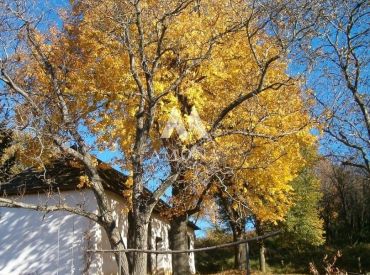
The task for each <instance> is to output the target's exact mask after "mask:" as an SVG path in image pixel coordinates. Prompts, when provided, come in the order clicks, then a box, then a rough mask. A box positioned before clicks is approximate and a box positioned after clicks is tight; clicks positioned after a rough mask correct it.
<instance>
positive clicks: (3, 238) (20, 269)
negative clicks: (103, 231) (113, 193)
mask: <svg viewBox="0 0 370 275" xmlns="http://www.w3.org/2000/svg"><path fill="white" fill-rule="evenodd" d="M63 198H64V199H65V201H66V202H67V203H70V204H71V205H73V204H76V203H81V202H83V201H85V202H86V204H85V207H86V209H89V210H93V209H94V206H93V204H92V198H93V197H92V192H90V191H82V192H63ZM46 200H49V204H52V203H53V198H47V197H46V196H45V195H40V196H39V195H28V196H25V197H24V198H23V201H24V202H28V203H42V202H44V203H45V201H46ZM54 203H55V201H54ZM90 228H91V226H90V222H89V220H88V219H86V218H83V217H79V216H76V215H72V214H69V213H65V212H59V213H49V214H48V215H44V214H43V213H40V212H36V211H31V210H25V209H9V208H0V274H1V275H12V274H14V275H19V274H58V273H59V274H81V273H82V271H83V269H84V267H85V265H84V263H85V259H84V257H85V253H84V250H85V249H86V242H85V238H84V236H85V233H87V232H88V231H89V229H90Z"/></svg>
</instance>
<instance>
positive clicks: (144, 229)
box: [130, 211, 149, 275]
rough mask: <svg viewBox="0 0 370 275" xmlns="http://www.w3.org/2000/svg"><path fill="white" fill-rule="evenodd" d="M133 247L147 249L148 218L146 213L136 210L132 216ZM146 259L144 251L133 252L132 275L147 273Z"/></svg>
mask: <svg viewBox="0 0 370 275" xmlns="http://www.w3.org/2000/svg"><path fill="white" fill-rule="evenodd" d="M133 222H134V230H135V231H132V232H134V236H130V238H132V237H133V240H134V247H135V248H136V249H147V248H148V224H149V219H147V214H146V213H141V211H137V213H136V214H135V217H134V220H133ZM147 260H148V255H147V254H146V253H139V252H137V253H133V262H132V272H131V273H130V274H132V275H144V274H146V273H147Z"/></svg>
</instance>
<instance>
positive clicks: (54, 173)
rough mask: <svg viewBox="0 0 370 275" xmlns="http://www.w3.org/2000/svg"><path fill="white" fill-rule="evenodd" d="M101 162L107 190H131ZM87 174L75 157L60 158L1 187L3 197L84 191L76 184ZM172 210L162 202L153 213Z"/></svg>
mask: <svg viewBox="0 0 370 275" xmlns="http://www.w3.org/2000/svg"><path fill="white" fill-rule="evenodd" d="M98 163H99V164H98V173H99V176H100V177H101V179H102V181H103V185H104V188H105V189H107V190H109V191H111V192H113V193H116V194H117V195H119V196H122V194H123V192H124V191H125V190H128V187H127V186H126V185H125V183H126V180H127V176H126V175H124V174H123V173H121V172H119V171H117V170H116V169H114V168H112V167H111V166H110V165H108V164H106V163H104V162H102V161H100V160H99V161H98ZM84 175H86V173H85V169H84V166H83V165H82V164H81V163H80V162H79V161H76V160H74V159H72V158H65V159H58V160H55V161H53V162H51V163H50V164H48V165H47V166H46V169H36V168H29V169H27V170H25V171H23V172H21V173H19V174H17V175H16V176H15V177H13V178H12V179H10V180H9V181H7V182H5V183H3V184H0V196H12V195H22V194H37V193H41V192H42V193H45V192H48V191H53V192H62V191H73V190H81V188H79V187H78V186H77V185H78V184H79V183H80V182H81V180H80V177H81V176H84ZM144 192H145V193H146V194H147V195H148V197H149V195H150V193H151V192H150V191H149V190H148V189H145V190H144ZM169 208H171V206H170V205H169V204H167V203H166V202H165V201H163V200H160V201H159V202H158V204H157V205H156V207H155V209H154V211H155V212H157V213H161V212H163V211H164V210H168V209H169ZM188 225H189V226H190V227H192V228H193V229H194V230H199V229H200V228H199V227H198V226H196V225H195V224H194V223H192V222H189V224H188Z"/></svg>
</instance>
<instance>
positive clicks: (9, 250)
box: [0, 190, 195, 275]
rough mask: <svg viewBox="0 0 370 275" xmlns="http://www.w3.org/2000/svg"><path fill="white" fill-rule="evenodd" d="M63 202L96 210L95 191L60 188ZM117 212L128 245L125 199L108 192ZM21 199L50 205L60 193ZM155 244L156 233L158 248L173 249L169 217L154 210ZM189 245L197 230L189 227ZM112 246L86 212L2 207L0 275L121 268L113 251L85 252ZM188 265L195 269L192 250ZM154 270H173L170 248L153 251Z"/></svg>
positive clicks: (113, 271)
mask: <svg viewBox="0 0 370 275" xmlns="http://www.w3.org/2000/svg"><path fill="white" fill-rule="evenodd" d="M62 198H63V200H64V202H65V203H67V204H68V205H71V206H75V205H81V204H82V205H83V208H85V209H86V210H89V211H95V212H97V204H96V199H95V196H94V194H93V192H92V191H90V190H81V191H67V192H62ZM108 198H109V200H110V202H111V205H112V209H113V210H114V213H113V215H114V217H115V218H117V220H118V226H119V228H120V230H121V234H122V237H123V240H124V243H125V245H127V232H128V219H127V214H126V211H125V203H124V202H123V201H122V199H121V198H120V197H119V196H117V195H116V194H114V193H108ZM22 201H23V202H27V203H33V204H44V205H45V203H46V202H48V205H52V204H53V203H54V204H55V203H57V202H59V199H58V197H55V198H48V197H47V196H46V195H44V194H41V195H26V196H24V198H23V199H22ZM151 229H152V230H151V238H150V244H151V249H156V238H161V239H162V243H161V247H159V249H161V250H169V249H170V246H169V229H170V225H169V223H168V222H166V221H165V220H163V219H162V218H160V217H159V216H156V215H154V216H153V218H152V219H151ZM189 233H190V234H189V235H190V237H191V244H190V245H191V247H193V243H194V235H193V233H194V232H193V231H192V230H190V231H189ZM87 249H89V250H95V249H110V243H109V241H108V238H107V236H106V233H105V232H104V230H103V229H102V228H101V227H100V226H99V225H97V224H95V223H94V222H92V221H90V220H89V219H87V218H84V217H81V216H77V215H73V214H70V213H67V212H54V213H49V214H46V215H45V214H44V213H42V212H37V211H32V210H26V209H15V208H0V275H13V274H14V275H20V274H45V275H49V274H59V275H62V274H83V273H86V274H94V275H95V274H117V264H116V262H115V259H114V256H113V254H100V253H87V252H86V250H87ZM190 258H191V262H190V266H191V268H192V271H193V273H195V265H194V255H193V254H191V255H190ZM151 263H152V272H153V274H171V271H172V258H171V255H168V254H158V255H151Z"/></svg>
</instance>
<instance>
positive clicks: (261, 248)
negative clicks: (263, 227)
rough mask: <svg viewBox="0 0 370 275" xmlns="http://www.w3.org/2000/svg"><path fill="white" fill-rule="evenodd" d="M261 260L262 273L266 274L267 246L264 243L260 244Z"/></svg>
mask: <svg viewBox="0 0 370 275" xmlns="http://www.w3.org/2000/svg"><path fill="white" fill-rule="evenodd" d="M259 260H260V270H261V272H262V273H265V272H266V259H265V244H264V243H263V241H261V242H259Z"/></svg>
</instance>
